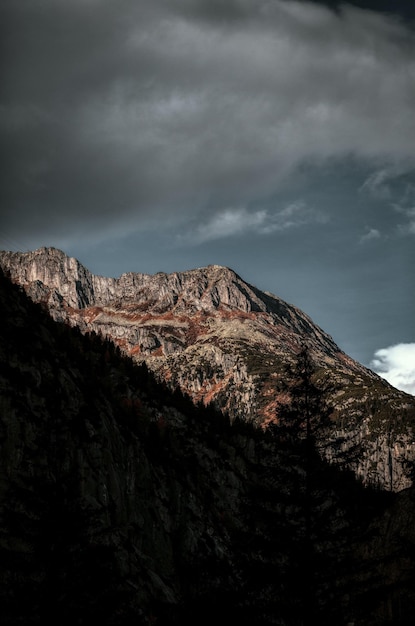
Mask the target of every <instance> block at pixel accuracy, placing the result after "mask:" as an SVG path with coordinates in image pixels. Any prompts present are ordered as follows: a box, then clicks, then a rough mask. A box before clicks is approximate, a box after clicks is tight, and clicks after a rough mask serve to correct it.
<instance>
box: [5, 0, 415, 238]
mask: <svg viewBox="0 0 415 626" xmlns="http://www.w3.org/2000/svg"><path fill="white" fill-rule="evenodd" d="M0 11H1V13H0V19H1V22H2V24H3V26H2V28H3V33H2V40H3V42H4V46H5V50H6V54H5V55H4V63H5V67H4V70H3V74H4V80H3V89H2V94H3V95H2V98H1V101H0V107H1V109H0V111H1V116H0V120H1V121H0V129H1V143H2V146H3V162H2V170H3V172H4V174H3V191H2V213H3V223H4V224H5V229H6V232H7V231H10V232H13V231H14V229H15V228H16V226H18V228H19V230H20V232H21V233H22V234H24V233H25V232H26V233H30V232H32V233H33V232H39V233H41V232H51V233H54V232H56V233H58V232H62V231H65V232H69V233H70V232H71V229H72V230H73V232H76V231H77V230H78V229H79V224H80V223H82V224H83V225H84V226H86V227H88V225H90V224H94V228H95V229H96V230H97V232H98V234H99V231H101V235H100V236H105V232H106V231H107V230H111V229H113V228H114V227H115V225H116V224H119V219H120V217H123V218H124V220H125V221H124V227H125V228H127V229H134V228H138V227H139V226H140V225H144V224H145V223H147V222H149V221H151V220H154V219H156V220H159V219H160V218H161V217H163V218H164V220H165V221H164V223H166V224H167V223H169V220H170V221H171V220H187V219H188V217H189V216H193V217H195V216H196V215H200V216H201V218H202V219H204V220H205V222H207V221H208V220H210V221H209V223H210V224H213V226H212V228H213V227H214V225H215V224H216V225H217V224H220V220H221V216H223V215H226V212H227V211H228V212H229V211H235V210H236V209H235V207H237V210H239V211H241V216H242V218H243V219H244V220H245V222H244V223H247V224H249V223H250V220H251V222H252V220H254V222H253V223H254V224H255V219H257V220H258V219H262V218H258V209H255V211H256V213H255V212H253V214H252V216H251V217H247V213H246V212H247V211H250V210H251V209H250V206H251V205H252V204H254V203H255V202H257V201H258V199H260V198H266V197H269V196H272V194H275V193H276V191H277V190H278V188H279V185H280V184H282V183H283V182H284V181H287V180H289V177H290V176H291V175H293V174H294V173H295V172H296V171H297V169H298V168H299V167H300V166H301V165H304V164H305V163H313V164H316V163H325V162H327V161H328V160H329V161H330V160H333V159H341V158H344V157H353V158H356V159H362V160H367V161H369V162H370V163H373V167H374V168H376V169H377V170H381V169H382V168H387V167H392V166H394V167H400V168H404V169H406V170H408V169H410V168H411V167H413V166H414V160H415V159H414V150H413V146H414V142H415V126H414V123H415V122H414V114H413V113H414V110H415V54H414V52H415V37H414V34H413V32H412V31H410V30H408V29H407V28H406V27H405V26H404V25H403V24H401V23H400V22H398V21H397V20H396V19H393V18H392V17H390V16H389V17H386V16H382V15H380V14H376V13H374V12H370V11H365V10H361V9H357V8H352V7H350V6H347V5H343V6H342V8H341V10H340V11H339V12H338V13H335V12H332V11H329V10H328V9H327V8H325V7H324V6H321V5H317V4H308V3H300V2H284V1H282V0H275V1H274V2H269V1H267V0H249V1H248V0H233V1H232V2H231V1H229V2H226V3H223V2H219V1H215V2H212V1H210V2H207V1H202V0H199V1H197V2H194V1H190V0H188V1H187V2H179V1H178V0H177V1H175V0H169V1H167V0H163V1H160V2H154V0H151V1H150V0H141V1H140V2H136V1H135V0H118V1H117V2H115V1H114V0H112V1H111V0H72V1H71V2H70V3H69V2H61V1H57V0H43V1H40V0H19V2H18V3H16V2H15V1H13V0H8V1H7V0H6V1H4V2H3V4H2V7H1V9H0ZM252 211H254V209H252ZM207 212H208V213H209V214H210V217H209V218H208V217H207V216H205V217H204V218H203V215H204V214H205V213H207ZM215 214H217V215H216V217H215ZM228 214H229V213H228ZM255 216H256V217H255ZM215 220H216V222H215Z"/></svg>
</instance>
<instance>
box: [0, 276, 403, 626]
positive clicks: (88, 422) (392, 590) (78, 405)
mask: <svg viewBox="0 0 415 626" xmlns="http://www.w3.org/2000/svg"><path fill="white" fill-rule="evenodd" d="M40 287H41V286H39V288H40ZM0 314H1V320H2V323H1V324H0V406H1V411H0V445H1V455H0V622H1V624H2V625H3V626H15V625H16V624H24V625H25V626H35V625H36V626H40V625H43V624H45V623H54V624H59V625H60V626H69V625H71V626H72V625H73V624H80V625H83V626H90V625H91V626H92V624H99V625H100V626H130V625H131V624H136V625H137V626H152V625H154V624H157V625H158V626H179V625H180V626H183V624H195V623H197V624H201V625H202V626H204V625H206V626H207V625H210V624H212V623H214V622H220V621H222V622H223V621H225V622H227V621H231V620H232V621H234V622H236V623H238V624H240V625H241V626H245V625H248V624H249V625H251V624H256V625H257V626H275V625H276V624H278V625H279V626H305V625H306V624H314V623H319V624H322V625H326V626H329V625H330V626H332V625H333V624H338V625H345V624H349V623H356V624H360V625H363V626H379V625H380V624H383V625H385V626H386V625H392V624H393V625H394V626H404V625H405V626H409V624H411V623H412V619H413V614H414V609H415V594H414V587H413V581H414V577H415V527H414V524H413V519H414V516H415V492H414V488H413V487H410V488H408V489H406V490H402V491H400V492H399V493H391V492H385V491H382V490H379V489H376V490H373V489H371V488H370V487H364V486H362V484H361V482H360V481H357V480H356V479H355V478H354V476H353V474H352V473H351V472H345V471H340V470H339V468H337V467H336V466H334V465H332V464H330V463H327V462H325V461H323V460H322V459H321V458H320V457H319V455H318V454H317V453H316V451H312V452H311V454H310V451H308V452H307V441H306V440H302V439H301V438H300V439H295V438H294V439H292V440H291V439H290V438H288V439H285V438H284V437H280V436H279V434H278V432H274V431H273V429H272V428H271V427H270V428H267V429H263V428H261V427H260V426H258V425H257V426H256V425H255V424H253V423H252V422H249V421H246V420H243V419H238V418H235V419H233V420H232V422H231V421H230V420H229V419H227V418H226V416H225V415H222V414H221V413H220V412H217V411H215V410H214V408H213V407H212V406H208V407H204V406H203V405H201V404H199V405H198V406H195V405H194V403H193V402H192V401H191V400H190V398H189V397H187V396H185V395H184V394H182V393H180V391H178V390H176V391H175V392H172V391H171V390H170V389H169V387H168V386H167V385H166V384H162V383H160V382H158V381H157V379H156V378H155V377H154V376H153V375H152V374H151V372H149V371H148V369H147V368H146V367H145V366H144V365H141V366H139V365H137V364H134V362H133V361H132V360H131V359H130V358H128V357H127V356H125V355H124V354H123V353H122V351H121V350H120V349H118V348H117V347H116V346H115V345H114V343H113V342H112V341H110V340H107V339H105V338H102V337H100V336H98V335H97V334H93V333H85V334H84V333H81V332H80V331H79V329H78V328H77V327H76V326H75V327H72V328H71V327H70V326H69V325H68V324H66V323H58V322H55V321H53V320H52V319H51V317H50V316H49V315H48V314H47V312H46V311H45V307H43V306H41V305H39V304H35V303H33V302H32V301H31V300H30V299H29V298H28V297H27V295H26V294H25V292H24V291H23V290H22V289H21V288H20V287H19V286H17V285H14V284H12V283H11V282H10V281H9V280H8V279H6V278H5V277H4V276H3V275H2V274H1V273H0Z"/></svg>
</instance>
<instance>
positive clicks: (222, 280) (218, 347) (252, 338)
mask: <svg viewBox="0 0 415 626" xmlns="http://www.w3.org/2000/svg"><path fill="white" fill-rule="evenodd" d="M0 266H1V267H2V268H3V270H4V271H5V272H6V273H8V274H9V275H10V277H11V279H12V281H13V282H15V283H18V284H20V285H21V286H23V287H24V289H25V291H26V292H27V293H28V295H29V296H30V297H31V298H32V300H34V301H35V302H41V303H42V304H43V305H44V306H45V307H46V308H47V309H48V310H49V312H50V314H51V316H52V317H53V318H54V319H55V320H57V321H60V322H65V323H67V324H69V325H71V326H77V327H78V328H79V329H80V330H81V331H82V332H91V331H93V332H95V333H97V334H99V335H102V336H104V337H108V338H110V339H111V340H112V341H114V342H115V343H116V344H117V345H118V346H119V347H120V348H121V350H122V351H123V352H125V353H127V354H128V355H130V356H131V357H132V358H133V359H134V360H136V361H138V362H142V361H145V362H146V363H147V365H148V367H149V368H150V369H151V370H152V371H153V372H154V373H155V374H156V376H157V377H158V378H159V379H160V380H163V381H165V382H166V383H167V384H168V385H169V386H170V387H171V388H172V389H174V388H180V389H181V390H182V391H183V392H185V393H186V394H188V395H190V396H191V398H192V399H193V400H194V401H195V402H197V403H200V402H202V403H205V404H207V403H214V404H215V405H216V406H217V407H218V408H220V409H221V410H224V411H226V412H227V413H228V414H229V415H230V417H231V419H234V418H236V417H238V418H242V419H244V420H247V421H253V422H255V423H257V424H261V425H262V426H263V427H264V428H265V427H267V425H268V424H270V423H272V422H275V421H278V414H279V411H280V409H281V407H283V406H284V404H287V403H289V402H290V395H289V393H287V380H286V378H287V371H288V370H289V368H290V367H291V368H292V366H293V365H294V364H295V362H296V359H297V358H298V357H297V355H298V353H299V351H300V350H301V346H303V345H304V343H306V344H307V346H308V349H309V352H310V356H311V359H312V361H313V363H314V366H315V370H316V378H317V381H316V382H317V384H318V383H319V381H322V380H325V381H329V382H330V388H331V391H330V394H329V396H327V398H326V401H327V403H329V404H330V405H331V406H332V408H333V414H332V415H333V417H332V424H331V426H330V427H327V426H325V427H324V428H323V427H322V428H321V429H319V432H318V445H319V447H320V450H321V454H323V455H324V456H325V457H326V458H327V459H329V460H330V461H332V462H335V463H342V464H344V465H346V466H347V467H350V468H351V469H352V470H353V471H354V472H355V473H356V474H358V475H359V476H361V478H362V479H363V480H364V481H365V482H371V483H376V484H379V485H381V486H383V487H386V488H388V489H392V490H399V489H402V488H404V487H405V486H407V485H408V484H410V479H409V478H408V476H407V474H406V473H405V471H404V464H405V463H406V462H407V461H409V462H411V461H412V459H413V458H414V457H415V445H414V444H413V442H414V434H413V433H414V432H415V399H414V398H413V397H411V396H408V394H405V393H404V392H400V391H398V390H397V389H394V388H393V387H391V385H389V384H388V383H387V382H386V381H385V380H383V379H382V378H380V377H379V376H377V375H376V374H375V373H374V372H372V371H371V370H368V369H367V368H365V367H363V366H362V365H361V364H359V363H357V362H356V361H354V360H353V359H351V358H350V357H349V356H348V355H346V354H345V353H344V352H343V351H342V350H341V349H340V348H339V347H338V346H337V345H336V343H335V342H334V341H333V339H332V338H331V337H330V335H328V334H327V333H325V332H324V331H323V330H322V329H321V328H320V327H319V326H317V325H316V324H314V322H313V321H312V320H311V319H310V318H309V317H308V316H307V315H306V314H305V313H304V312H303V311H301V310H300V309H298V308H296V307H295V306H293V305H291V304H288V303H287V302H285V301H283V300H282V299H280V298H278V297H277V296H273V295H272V294H269V293H265V292H263V291H260V290H259V289H257V288H255V287H254V286H252V285H250V284H248V283H246V282H245V281H244V280H243V279H242V278H241V277H240V276H238V275H237V274H236V273H235V272H234V271H233V270H231V269H230V268H227V267H222V266H218V265H209V266H207V267H204V268H198V269H193V270H188V271H184V272H173V273H170V274H167V273H163V272H159V273H157V274H154V275H149V274H141V273H134V272H129V273H126V274H122V275H121V276H120V277H119V278H106V277H103V276H96V275H94V274H92V273H91V272H90V271H89V270H88V269H86V268H85V267H84V266H83V265H82V264H81V263H79V261H78V260H77V259H75V258H71V257H68V256H67V255H66V254H65V253H64V252H62V251H61V250H57V249H55V248H40V249H39V250H35V251H33V252H25V253H19V252H0ZM287 368H288V370H287Z"/></svg>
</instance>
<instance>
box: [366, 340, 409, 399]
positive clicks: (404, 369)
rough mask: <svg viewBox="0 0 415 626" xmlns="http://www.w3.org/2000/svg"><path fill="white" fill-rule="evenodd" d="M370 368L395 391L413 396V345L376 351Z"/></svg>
mask: <svg viewBox="0 0 415 626" xmlns="http://www.w3.org/2000/svg"><path fill="white" fill-rule="evenodd" d="M370 367H371V368H372V369H373V370H374V371H375V372H376V373H377V374H379V375H380V376H382V377H383V378H385V379H386V380H387V381H388V382H389V383H390V384H391V385H393V386H394V387H396V388H397V389H401V390H402V391H406V392H407V393H411V394H412V395H415V343H399V344H397V345H395V346H389V347H388V348H381V349H380V350H377V351H376V352H375V355H374V358H373V360H372V361H371V363H370Z"/></svg>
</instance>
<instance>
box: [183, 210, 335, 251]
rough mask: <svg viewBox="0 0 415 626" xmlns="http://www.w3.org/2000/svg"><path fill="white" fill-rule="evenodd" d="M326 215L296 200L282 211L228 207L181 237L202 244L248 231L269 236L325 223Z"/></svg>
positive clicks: (189, 241)
mask: <svg viewBox="0 0 415 626" xmlns="http://www.w3.org/2000/svg"><path fill="white" fill-rule="evenodd" d="M325 221H326V217H325V216H324V214H322V213H320V212H318V211H314V210H312V209H309V208H308V207H307V206H306V205H305V204H304V203H303V202H293V203H291V204H289V205H287V206H286V207H284V208H283V209H280V210H279V211H275V212H271V211H267V210H265V209H262V210H258V211H250V210H248V209H246V208H245V207H241V208H229V209H225V210H224V211H221V212H219V213H216V214H213V215H212V216H211V217H210V218H208V219H206V220H204V221H202V222H201V223H200V224H198V225H197V227H195V228H193V229H190V230H189V231H188V232H187V233H185V234H184V235H182V236H181V237H180V238H181V239H182V240H183V239H184V240H185V241H186V242H187V243H192V244H199V243H204V242H205V241H212V240H214V239H223V238H225V237H235V236H238V235H243V234H245V233H247V232H251V233H256V234H257V235H269V234H271V233H274V232H277V231H283V230H287V229H289V228H294V227H298V226H302V225H304V224H308V223H310V222H325Z"/></svg>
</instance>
